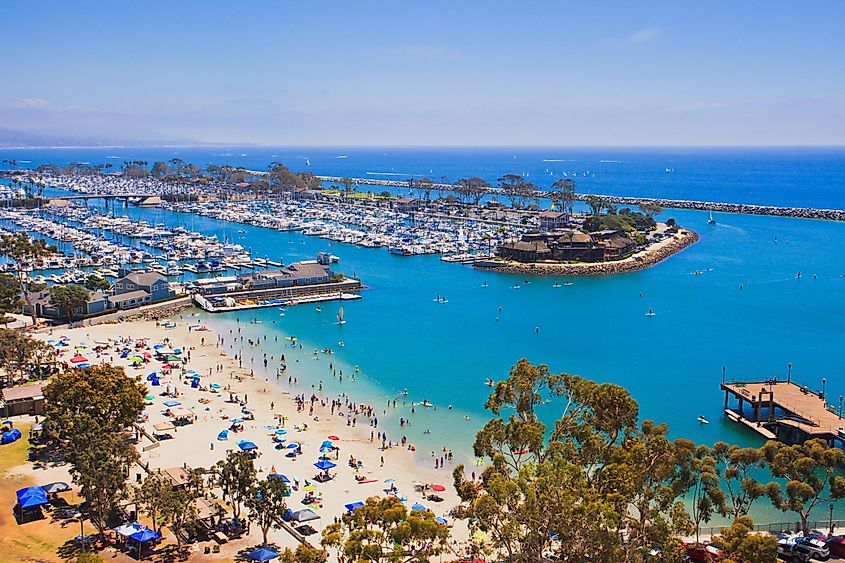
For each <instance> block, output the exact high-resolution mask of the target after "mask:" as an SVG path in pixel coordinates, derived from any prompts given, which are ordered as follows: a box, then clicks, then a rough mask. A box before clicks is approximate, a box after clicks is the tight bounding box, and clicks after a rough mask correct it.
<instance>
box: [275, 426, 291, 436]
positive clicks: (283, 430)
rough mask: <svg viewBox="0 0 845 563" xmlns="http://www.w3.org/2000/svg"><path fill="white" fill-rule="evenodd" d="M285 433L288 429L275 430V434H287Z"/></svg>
mask: <svg viewBox="0 0 845 563" xmlns="http://www.w3.org/2000/svg"><path fill="white" fill-rule="evenodd" d="M287 433H288V431H287V430H285V429H284V428H279V429H278V430H276V434H280V435H281V434H287Z"/></svg>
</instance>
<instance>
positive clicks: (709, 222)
mask: <svg viewBox="0 0 845 563" xmlns="http://www.w3.org/2000/svg"><path fill="white" fill-rule="evenodd" d="M707 223H708V224H710V225H715V224H716V220H715V219H713V212H712V211H711V212H710V215H709V216H708V218H707Z"/></svg>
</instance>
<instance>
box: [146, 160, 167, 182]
mask: <svg viewBox="0 0 845 563" xmlns="http://www.w3.org/2000/svg"><path fill="white" fill-rule="evenodd" d="M150 173H151V174H152V175H153V176H155V177H156V178H158V179H161V178H164V177H165V176H167V163H166V162H161V161H157V162H153V166H152V168H151V169H150Z"/></svg>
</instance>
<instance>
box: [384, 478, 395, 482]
mask: <svg viewBox="0 0 845 563" xmlns="http://www.w3.org/2000/svg"><path fill="white" fill-rule="evenodd" d="M394 481H396V479H394V478H392V477H391V478H389V479H385V480H384V482H385V483H393V482H394Z"/></svg>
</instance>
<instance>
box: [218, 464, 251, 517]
mask: <svg viewBox="0 0 845 563" xmlns="http://www.w3.org/2000/svg"><path fill="white" fill-rule="evenodd" d="M215 473H216V482H217V485H218V486H219V487H220V488H221V489H222V490H223V498H224V499H226V500H227V501H228V502H229V504H231V505H232V516H233V517H234V519H235V523H236V524H237V523H238V522H239V520H240V516H241V505H242V504H243V502H244V501H245V500H246V499H247V497H248V496H249V495H250V491H251V490H252V484H253V483H254V482H255V464H254V463H253V461H252V457H250V455H249V454H248V453H246V452H239V451H230V452H228V453H227V454H226V457H225V458H224V459H221V460H220V461H218V462H217V464H216V465H215Z"/></svg>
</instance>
